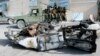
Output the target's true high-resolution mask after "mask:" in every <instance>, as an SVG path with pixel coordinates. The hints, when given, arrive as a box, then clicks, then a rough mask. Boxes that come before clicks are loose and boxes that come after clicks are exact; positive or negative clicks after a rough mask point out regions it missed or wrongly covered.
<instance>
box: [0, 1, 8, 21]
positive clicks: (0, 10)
mask: <svg viewBox="0 0 100 56" xmlns="http://www.w3.org/2000/svg"><path fill="white" fill-rule="evenodd" d="M6 11H7V1H3V0H2V1H1V2H0V23H8V20H9V17H8V16H7V14H6Z"/></svg>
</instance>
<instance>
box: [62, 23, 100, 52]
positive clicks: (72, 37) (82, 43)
mask: <svg viewBox="0 0 100 56" xmlns="http://www.w3.org/2000/svg"><path fill="white" fill-rule="evenodd" d="M96 26H99V25H98V24H95V23H93V22H90V21H81V22H80V23H79V24H77V25H74V24H72V25H71V26H70V25H68V26H67V27H66V26H65V27H63V28H62V29H63V37H64V41H65V43H66V45H67V46H70V47H76V48H78V49H81V50H85V51H87V52H90V53H92V52H96V43H95V42H96V39H97V35H96V30H97V29H99V28H100V26H99V28H96Z"/></svg>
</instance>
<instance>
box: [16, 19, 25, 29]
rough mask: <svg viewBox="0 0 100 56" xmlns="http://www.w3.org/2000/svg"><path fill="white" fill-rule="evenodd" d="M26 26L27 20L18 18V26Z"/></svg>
mask: <svg viewBox="0 0 100 56" xmlns="http://www.w3.org/2000/svg"><path fill="white" fill-rule="evenodd" d="M25 26H26V24H25V21H24V20H18V21H17V27H18V28H20V29H22V28H24V27H25Z"/></svg>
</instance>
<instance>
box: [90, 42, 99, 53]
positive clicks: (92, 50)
mask: <svg viewBox="0 0 100 56" xmlns="http://www.w3.org/2000/svg"><path fill="white" fill-rule="evenodd" d="M91 45H92V48H91V49H90V51H89V52H90V53H93V52H96V48H97V45H96V43H91Z"/></svg>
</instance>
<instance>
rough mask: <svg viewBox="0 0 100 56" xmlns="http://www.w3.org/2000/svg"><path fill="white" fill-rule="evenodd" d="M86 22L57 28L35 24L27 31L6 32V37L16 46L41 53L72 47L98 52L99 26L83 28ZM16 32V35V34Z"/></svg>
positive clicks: (64, 24) (62, 24) (61, 23)
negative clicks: (97, 33)
mask: <svg viewBox="0 0 100 56" xmlns="http://www.w3.org/2000/svg"><path fill="white" fill-rule="evenodd" d="M82 24H83V25H85V24H86V22H85V23H84V22H82V23H80V22H66V21H65V22H64V21H63V22H59V23H58V24H56V25H55V26H53V25H51V24H48V23H42V24H41V23H40V24H33V25H31V26H28V27H26V28H25V29H23V30H21V31H19V32H17V31H11V30H10V31H8V32H5V36H6V37H7V38H8V39H9V40H10V41H11V42H12V43H14V44H19V45H21V46H23V47H26V48H34V49H37V50H39V51H45V50H50V49H56V48H62V47H63V46H65V45H66V46H72V47H76V48H79V49H82V50H85V51H88V52H91V53H92V52H95V51H96V43H95V41H96V38H97V35H96V30H97V28H94V26H95V25H97V24H91V25H88V28H86V27H84V26H82ZM15 32H16V33H15Z"/></svg>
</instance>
